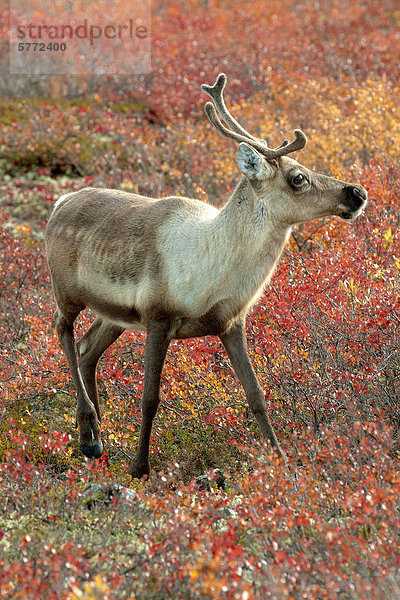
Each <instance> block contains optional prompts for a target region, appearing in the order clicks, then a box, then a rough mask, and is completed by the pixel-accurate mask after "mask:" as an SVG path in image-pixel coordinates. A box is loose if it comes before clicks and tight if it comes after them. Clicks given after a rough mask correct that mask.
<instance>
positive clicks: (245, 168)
mask: <svg viewBox="0 0 400 600" xmlns="http://www.w3.org/2000/svg"><path fill="white" fill-rule="evenodd" d="M237 164H238V166H239V169H240V170H241V171H242V173H243V174H244V175H246V177H248V178H249V179H250V180H251V179H258V180H263V179H268V178H269V177H272V176H273V174H274V170H273V168H272V166H271V165H270V164H269V163H268V162H267V161H266V160H265V159H264V158H263V157H262V156H260V154H259V153H258V152H257V150H255V149H254V148H252V147H251V146H249V145H248V144H245V143H244V142H242V143H241V144H240V145H239V149H238V153H237Z"/></svg>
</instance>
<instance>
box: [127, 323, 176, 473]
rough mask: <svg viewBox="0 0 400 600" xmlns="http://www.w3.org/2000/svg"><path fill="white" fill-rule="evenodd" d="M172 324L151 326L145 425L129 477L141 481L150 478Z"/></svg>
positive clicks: (150, 324) (145, 373) (147, 356)
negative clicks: (152, 437)
mask: <svg viewBox="0 0 400 600" xmlns="http://www.w3.org/2000/svg"><path fill="white" fill-rule="evenodd" d="M169 331H170V324H169V322H168V321H152V322H150V323H148V325H147V339H146V348H145V356H144V387H143V396H142V423H141V426H140V435H139V443H138V447H137V450H136V454H135V457H134V458H133V460H132V462H131V464H130V465H129V469H128V473H129V474H130V475H132V477H135V478H137V479H141V478H142V477H143V476H145V475H147V476H148V475H149V474H150V461H149V445H150V434H151V429H152V426H153V419H154V417H155V415H156V413H157V409H158V405H159V404H160V382H161V371H162V368H163V365H164V360H165V355H166V353H167V349H168V345H169V342H170V339H171V338H170V336H169Z"/></svg>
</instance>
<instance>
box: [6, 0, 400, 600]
mask: <svg viewBox="0 0 400 600" xmlns="http://www.w3.org/2000/svg"><path fill="white" fill-rule="evenodd" d="M122 1H123V2H124V0H122ZM38 10H40V6H38ZM399 25H400V13H399V10H398V3H397V2H395V1H394V0H384V1H383V2H382V1H379V2H378V1H377V0H364V1H363V2H360V3H357V4H351V3H348V2H344V0H332V2H330V3H325V2H319V3H317V2H314V1H311V0H305V1H304V2H302V3H298V2H294V1H293V0H280V1H279V2H275V1H273V0H272V1H271V2H261V0H256V1H254V2H247V1H244V0H236V1H235V0H227V1H226V2H220V1H218V0H208V1H207V2H200V1H199V0H191V1H189V2H186V3H185V4H184V5H183V4H182V3H180V2H173V1H172V0H168V1H167V2H161V1H159V0H154V2H153V12H152V32H151V34H152V71H151V73H150V74H148V75H145V76H141V77H136V76H130V77H118V76H114V77H112V78H110V79H108V80H104V79H102V80H101V79H99V78H96V77H95V76H94V75H90V73H88V74H86V75H85V76H82V77H79V78H73V77H70V78H63V77H58V78H40V80H38V79H34V78H33V79H30V78H29V77H26V78H23V77H18V78H11V79H10V78H9V77H4V78H2V79H0V86H1V90H2V96H1V100H0V121H1V129H0V148H1V154H0V175H1V181H0V187H1V195H0V221H1V230H0V236H1V238H0V239H1V263H0V277H1V296H0V297H1V305H0V311H1V316H0V319H1V325H0V369H1V370H0V391H1V395H0V430H1V436H0V490H1V494H0V504H1V512H0V598H13V599H14V598H15V599H17V598H21V599H22V598H24V599H25V598H29V599H35V600H39V599H40V600H42V599H44V600H47V599H49V600H50V599H51V600H53V599H57V600H59V599H62V600H79V599H85V600H92V599H100V598H101V599H103V598H104V599H110V600H114V599H115V600H119V599H121V600H122V599H126V600H130V599H134V598H146V599H147V598H148V599H155V600H161V599H162V600H164V599H165V598H174V599H182V600H188V599H203V598H204V599H214V598H215V599H217V598H218V599H219V598H222V599H226V600H228V599H229V600H231V599H238V600H253V599H254V600H261V599H266V598H271V599H279V600H280V599H282V598H287V599H293V600H297V599H303V598H304V599H310V600H319V599H329V600H330V599H332V600H334V599H335V600H336V599H340V600H364V599H365V600H371V599H372V600H375V599H377V600H386V599H387V598H394V599H395V598H398V597H400V577H399V568H400V552H399V531H400V529H399V526H400V476H399V451H400V446H399V426H400V408H399V391H400V383H399V377H400V367H399V357H400V349H399V333H398V332H399V321H400V311H399V308H400V285H399V281H400V280H399V276H400V238H399V221H400V213H399V205H398V203H399V196H400V177H399V155H398V148H399V143H400V127H399V117H398V106H399V100H400V93H399V84H398V81H399V75H400V62H399V60H398V47H399V42H400V40H399ZM221 71H224V72H226V73H227V75H228V86H227V89H226V95H227V104H228V101H229V110H230V112H231V113H232V115H235V116H236V117H237V118H238V119H239V120H240V123H241V124H242V125H243V126H244V127H245V130H246V131H248V132H251V134H252V135H254V136H255V137H256V138H257V139H264V140H266V142H267V143H268V146H269V148H278V147H279V145H280V144H281V142H282V139H284V138H285V137H288V138H290V140H293V137H294V136H293V133H292V132H293V130H294V129H299V130H302V131H304V133H305V134H306V136H307V139H308V143H307V145H306V146H305V147H304V148H302V149H301V151H299V152H294V153H291V154H290V158H289V157H282V158H281V159H273V160H280V161H281V162H284V161H290V160H292V159H296V160H298V161H299V162H300V163H301V164H302V165H303V164H304V165H306V166H307V167H308V168H309V169H311V170H312V171H315V172H318V173H324V174H326V175H328V176H329V177H331V178H333V179H335V180H341V181H343V182H347V183H348V184H349V185H352V186H353V188H354V189H359V190H360V189H361V188H360V187H358V188H355V187H354V186H356V185H357V186H362V187H363V188H365V190H367V192H368V204H367V205H366V207H365V208H364V210H363V213H362V214H360V215H359V216H358V217H357V219H354V220H347V221H346V220H343V219H341V218H340V217H339V216H329V217H325V216H324V217H323V218H320V219H318V220H313V221H312V222H310V223H302V224H300V225H296V226H295V227H294V228H293V230H292V232H291V234H290V237H289V239H288V242H287V245H286V247H285V249H284V250H283V253H282V255H281V259H280V262H279V265H278V266H277V268H276V271H275V273H274V275H273V277H272V279H271V281H270V283H269V284H268V285H267V287H266V288H265V291H264V292H263V293H262V294H261V296H260V298H259V300H258V301H257V303H256V304H255V305H254V306H253V308H251V310H250V311H249V313H248V316H247V320H246V327H245V331H246V335H247V339H248V351H249V355H250V360H251V362H252V364H253V366H254V370H255V372H256V373H257V377H258V379H259V382H260V386H261V388H262V390H263V394H264V397H263V402H264V403H265V410H266V411H267V412H268V415H269V418H270V420H271V423H272V425H273V427H274V430H275V435H276V439H277V442H278V444H279V446H278V447H279V448H281V449H282V452H285V454H286V456H287V464H285V461H284V460H282V458H281V457H279V452H278V454H277V453H276V452H274V450H273V448H272V447H271V446H270V445H269V444H267V443H264V442H263V439H262V434H261V431H260V429H259V427H258V425H257V422H256V420H255V418H254V416H253V414H252V412H251V410H250V408H249V405H248V403H247V401H246V397H245V394H244V392H243V390H242V388H241V386H240V382H239V379H238V378H237V377H236V375H235V373H234V371H233V370H232V366H231V362H230V360H229V357H228V354H226V352H225V349H224V346H223V345H222V344H221V341H220V339H219V338H218V337H217V336H214V335H206V336H205V337H197V338H196V337H190V336H182V337H185V338H186V339H179V340H178V339H172V340H171V341H170V343H169V346H168V350H166V359H165V363H164V367H163V373H162V384H161V402H160V406H159V410H158V413H157V415H156V417H155V419H154V423H153V429H152V444H151V449H150V456H151V463H152V471H151V474H150V476H149V478H148V479H147V480H146V481H144V480H141V481H139V480H132V479H131V477H130V476H129V475H128V473H127V469H128V466H129V464H130V462H131V461H132V459H133V449H134V448H135V447H137V444H138V441H139V430H140V423H141V406H140V398H141V396H142V393H143V390H144V386H145V369H144V365H145V362H144V359H145V345H146V334H145V333H144V332H142V331H135V330H127V331H125V332H124V333H123V334H122V335H120V336H118V338H117V339H116V341H115V343H114V344H112V345H111V346H110V347H109V348H108V349H107V350H106V352H105V358H104V360H103V359H101V361H100V363H99V366H98V374H97V378H98V391H99V397H100V405H101V411H102V421H101V430H102V444H103V453H102V455H101V457H100V458H98V459H96V460H94V459H89V458H85V457H84V456H83V455H82V453H81V452H80V450H79V436H78V435H77V432H76V429H75V419H76V390H75V388H74V387H73V385H72V382H71V376H70V370H69V368H68V364H67V361H66V358H65V355H64V354H63V352H62V350H61V347H60V345H59V342H58V337H57V332H56V328H55V323H54V322H53V313H54V302H55V298H54V295H53V292H52V290H51V282H50V272H49V268H48V264H47V261H46V256H45V240H44V235H45V233H44V232H45V227H46V223H47V222H48V221H49V219H50V215H51V214H52V211H53V209H54V204H55V202H56V201H57V199H58V198H59V197H60V196H63V195H66V194H69V193H71V192H77V195H75V196H71V197H70V198H73V197H76V198H79V197H80V195H82V192H80V190H82V189H83V188H102V189H104V188H108V189H112V190H121V191H123V192H124V195H123V197H124V198H127V197H128V196H126V194H128V193H131V196H129V197H132V198H135V197H137V196H135V195H139V196H149V197H153V198H160V197H164V196H171V195H174V196H175V195H178V196H185V197H189V198H197V199H198V200H200V201H202V202H203V203H207V204H209V205H210V208H209V211H210V213H209V214H213V215H214V214H216V209H222V210H223V206H224V205H225V204H226V201H227V199H228V198H229V196H230V195H231V194H232V193H233V192H234V190H235V188H236V186H237V185H238V183H239V181H240V176H241V174H240V170H239V168H238V164H237V162H236V153H237V147H238V145H237V144H234V143H232V141H229V140H226V139H225V138H224V137H223V136H221V135H218V133H217V132H216V131H215V128H214V127H213V126H212V125H210V123H209V121H208V120H207V118H206V116H205V115H204V112H203V106H204V103H205V102H206V101H207V99H209V98H208V97H207V95H206V94H205V93H204V91H202V90H201V87H200V86H201V84H203V83H212V82H214V81H215V80H216V77H217V75H218V73H220V72H221ZM212 116H213V115H212ZM226 124H227V126H228V127H229V126H230V124H229V122H227V123H226ZM230 129H232V127H230ZM300 137H301V135H300V134H297V136H296V137H295V139H299V138H300ZM250 146H251V143H250ZM281 148H285V146H283V147H281ZM263 160H264V159H263ZM266 163H268V161H266ZM242 164H243V162H242ZM264 168H265V167H264ZM302 185H304V184H302ZM100 193H101V192H96V194H100ZM114 194H117V192H116V191H115V192H113V193H112V196H113V195H114ZM103 197H104V192H103ZM67 201H68V197H67ZM67 201H66V202H67ZM304 202H305V204H304V207H305V208H306V206H307V205H306V200H305V201H304ZM201 206H204V205H201ZM65 207H67V204H65ZM62 208H63V204H62V203H61V204H60V205H59V208H58V209H57V210H56V211H55V213H54V215H53V217H51V218H52V219H53V218H55V217H56V215H57V211H60V213H59V214H60V215H61V210H62ZM354 210H358V208H356V207H354ZM337 212H338V211H334V210H332V211H330V212H329V213H328V212H326V213H325V214H330V215H332V214H337ZM315 216H319V215H315ZM342 216H343V214H342ZM303 220H304V221H305V220H307V219H298V220H297V221H303ZM50 223H51V221H50ZM240 243H241V240H239V239H238V240H237V241H236V242H235V244H233V243H232V248H231V250H232V253H233V252H238V250H239V248H240ZM223 250H224V251H225V249H223ZM221 251H222V249H221ZM200 258H202V257H200ZM217 258H218V255H217ZM199 260H200V259H199ZM258 260H259V259H258V257H257V260H256V259H255V260H254V264H252V265H251V266H250V267H249V269H248V270H250V269H256V268H257V265H258V264H259V262H258ZM50 266H51V265H50ZM53 279H54V278H53ZM202 283H203V284H204V289H209V288H207V286H209V285H210V281H209V279H208V278H204V281H203V282H202ZM162 299H163V300H166V295H165V293H164V292H163V296H162ZM92 308H93V309H94V310H96V307H95V306H93V307H92ZM93 319H94V314H93V312H91V311H90V310H86V311H82V312H81V314H80V315H79V317H78V319H77V320H76V322H75V335H76V338H77V339H80V338H82V336H84V334H85V332H86V331H87V330H88V328H89V327H90V325H91V324H92V323H93ZM95 328H96V326H95ZM211 333H214V332H211ZM215 333H217V334H218V333H219V332H218V331H216V332H215ZM222 337H223V336H222ZM228 352H229V350H228Z"/></svg>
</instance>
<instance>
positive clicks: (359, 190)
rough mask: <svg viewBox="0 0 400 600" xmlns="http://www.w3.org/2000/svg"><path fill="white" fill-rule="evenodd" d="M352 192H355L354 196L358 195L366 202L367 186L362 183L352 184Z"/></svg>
mask: <svg viewBox="0 0 400 600" xmlns="http://www.w3.org/2000/svg"><path fill="white" fill-rule="evenodd" d="M352 192H353V195H354V196H357V197H358V198H360V199H361V200H363V201H364V202H365V201H366V200H367V198H368V194H367V190H366V189H365V188H363V187H362V185H353V186H352Z"/></svg>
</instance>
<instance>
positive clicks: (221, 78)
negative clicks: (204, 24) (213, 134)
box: [201, 73, 307, 160]
mask: <svg viewBox="0 0 400 600" xmlns="http://www.w3.org/2000/svg"><path fill="white" fill-rule="evenodd" d="M226 80H227V78H226V75H225V73H220V74H219V75H218V77H217V80H216V82H215V83H214V85H213V86H209V85H206V84H203V85H202V86H201V87H202V89H203V90H204V91H205V92H206V93H207V94H209V96H211V98H212V99H213V101H214V104H215V107H216V108H217V110H218V112H219V114H220V115H221V117H222V118H223V119H224V121H225V122H226V124H227V125H229V127H230V128H231V129H228V128H227V127H225V126H224V125H223V124H222V122H221V120H220V119H219V117H218V115H217V112H216V110H215V107H214V104H212V102H207V103H206V105H205V107H204V110H205V112H206V115H207V117H208V118H209V120H210V122H211V123H212V125H213V126H214V127H215V129H216V130H217V131H218V132H219V133H221V134H222V135H223V136H224V137H226V138H228V139H230V140H233V141H234V142H245V143H246V144H249V145H250V146H252V147H253V148H254V149H255V150H257V151H258V152H259V153H260V154H262V156H265V158H267V159H268V160H271V159H273V158H278V157H279V156H285V155H286V154H290V153H291V152H295V151H296V150H301V149H302V148H304V146H305V145H306V143H307V138H306V136H305V134H304V133H303V132H302V131H301V129H295V130H294V135H295V139H294V140H293V141H292V142H290V143H289V142H288V140H284V141H283V142H282V143H281V144H280V146H278V147H277V148H268V146H267V145H266V144H265V142H264V141H263V140H259V139H258V138H256V137H255V136H253V135H251V134H250V133H249V132H248V131H246V130H245V129H244V128H243V127H242V126H241V125H240V124H239V123H238V122H237V121H236V119H234V117H232V115H231V114H230V112H229V111H228V109H227V107H226V105H225V102H224V98H223V91H224V87H225V84H226Z"/></svg>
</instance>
